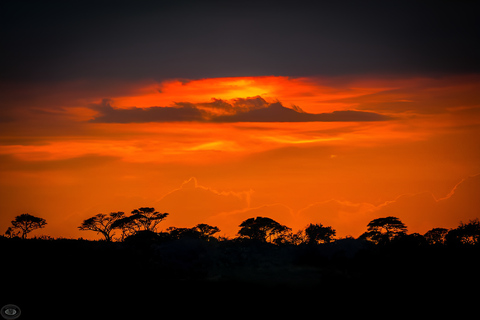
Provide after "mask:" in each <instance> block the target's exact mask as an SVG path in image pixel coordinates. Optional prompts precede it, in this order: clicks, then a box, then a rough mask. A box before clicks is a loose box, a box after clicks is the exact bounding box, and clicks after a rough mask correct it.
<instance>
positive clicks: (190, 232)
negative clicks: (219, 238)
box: [167, 223, 220, 240]
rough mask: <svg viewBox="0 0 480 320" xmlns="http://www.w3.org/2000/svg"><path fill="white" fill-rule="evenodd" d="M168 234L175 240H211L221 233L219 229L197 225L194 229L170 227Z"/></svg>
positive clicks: (206, 225)
mask: <svg viewBox="0 0 480 320" xmlns="http://www.w3.org/2000/svg"><path fill="white" fill-rule="evenodd" d="M167 232H168V233H169V234H170V236H171V237H172V238H173V239H181V238H194V239H203V240H210V239H211V238H213V235H214V234H215V233H217V232H220V229H218V227H213V226H210V225H208V224H205V223H201V224H197V225H196V226H195V227H193V228H177V227H169V228H167Z"/></svg>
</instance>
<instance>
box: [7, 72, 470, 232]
mask: <svg viewBox="0 0 480 320" xmlns="http://www.w3.org/2000/svg"><path fill="white" fill-rule="evenodd" d="M115 88H117V89H115ZM18 90H20V89H18ZM34 91H35V94H32V95H31V96H32V98H29V99H26V100H25V101H22V102H21V103H20V102H18V103H16V104H15V103H13V102H12V107H11V108H10V109H9V110H8V112H9V116H10V118H11V120H9V121H5V122H4V123H3V124H2V126H1V128H0V133H1V134H0V161H1V163H2V166H1V169H0V170H1V175H0V188H1V192H2V195H3V196H2V201H1V202H0V211H1V212H2V214H1V216H0V226H1V227H2V228H3V229H0V232H1V233H3V232H4V231H5V229H6V228H7V226H8V224H9V222H10V221H11V220H12V219H13V217H14V216H15V215H18V214H21V213H27V212H28V213H31V214H34V215H37V216H41V217H43V218H45V219H47V223H48V225H47V227H46V228H45V229H42V230H41V231H37V232H39V233H40V234H41V233H42V232H43V233H45V234H49V235H52V236H55V237H58V236H64V237H80V236H81V237H87V238H89V237H90V238H94V237H95V235H94V234H93V233H91V234H89V233H86V232H81V231H78V229H77V226H78V225H79V224H80V223H81V221H82V220H83V219H86V218H88V217H90V216H92V215H94V214H97V213H99V212H103V213H108V212H112V211H127V212H128V211H131V210H133V209H135V208H138V207H140V206H153V207H155V208H156V209H157V210H158V211H161V212H169V213H170V216H169V217H168V218H167V219H166V220H165V221H164V222H162V226H161V227H163V228H164V229H166V228H167V227H169V226H178V227H188V226H193V225H194V224H197V223H209V224H211V225H217V226H218V227H219V228H220V229H221V230H222V231H221V232H220V234H221V235H227V236H234V235H235V233H236V231H237V230H238V225H239V224H240V223H241V222H242V221H243V220H244V219H246V218H249V217H253V216H257V215H260V216H262V215H263V216H269V217H271V218H273V219H275V220H278V221H279V222H281V223H284V224H287V225H288V226H290V227H291V228H293V229H294V231H295V230H296V229H300V228H303V227H305V225H306V224H307V223H310V222H313V223H323V224H324V225H331V226H333V227H334V228H335V229H336V230H337V235H338V236H346V235H352V236H358V235H359V234H361V233H362V232H363V231H365V228H366V224H367V223H368V221H370V220H371V219H373V218H376V217H379V216H385V215H395V216H398V217H399V218H400V219H401V220H402V221H404V222H405V223H406V225H407V226H408V227H409V232H420V233H424V232H426V231H427V230H428V229H431V228H433V227H447V228H450V227H455V226H456V225H458V223H459V222H460V221H461V220H463V221H468V219H472V218H475V217H476V216H477V215H478V212H480V211H479V209H480V203H479V200H478V199H479V198H478V190H479V188H480V185H479V183H480V182H479V180H480V176H479V175H478V173H480V149H479V148H478V146H479V145H480V99H479V94H478V93H479V92H480V79H479V78H478V76H462V77H460V76H458V77H451V78H420V77H419V78H413V79H412V78H397V79H382V78H373V77H372V78H368V79H367V78H360V77H358V78H354V77H350V78H320V77H311V78H289V77H274V76H268V77H243V78H213V79H199V80H175V79H174V80H169V81H164V82H145V81H144V82H139V83H123V84H118V83H117V84H113V85H109V86H107V85H104V87H102V85H100V84H99V85H96V86H93V85H86V84H85V83H82V82H78V83H68V84H59V85H57V86H55V87H52V88H49V87H42V88H37V89H36V90H34ZM58 92H60V93H58ZM258 96H259V97H260V98H258V99H257V98H255V99H257V100H256V102H261V103H263V104H265V105H260V106H255V108H257V109H261V111H262V110H263V111H265V109H266V105H271V104H273V103H275V102H276V101H280V102H281V103H282V105H283V106H284V107H285V108H290V109H292V110H296V111H295V112H297V113H302V111H301V110H303V112H306V113H310V114H320V113H332V112H334V111H337V112H338V111H345V110H349V111H352V110H353V111H355V112H360V111H362V112H370V113H375V114H378V115H382V116H385V117H386V118H382V119H383V120H382V121H360V120H359V121H352V120H349V121H346V120H342V119H341V118H338V119H337V121H335V122H328V121H315V122H268V121H267V122H265V121H263V122H261V121H254V122H242V121H231V122H228V121H223V122H222V121H218V122H215V121H212V120H211V119H207V120H203V121H186V120H184V121H180V120H175V121H173V120H168V119H167V120H162V121H158V119H155V118H152V120H151V121H150V120H149V121H146V120H144V119H145V118H141V117H140V118H138V119H140V120H138V121H136V122H130V121H129V118H128V114H122V117H121V120H122V121H116V120H115V119H118V118H115V116H117V115H118V114H117V113H115V112H117V111H118V110H126V109H128V110H127V111H128V112H136V114H141V116H142V117H143V116H144V115H143V113H144V112H147V110H154V109H155V108H153V109H151V107H170V108H171V109H173V108H172V107H174V108H180V111H181V112H183V111H185V110H183V109H181V107H184V106H185V105H188V106H190V107H189V108H190V109H188V108H187V109H186V110H187V111H189V112H191V111H192V110H193V111H195V112H202V111H204V110H209V111H211V112H212V114H213V113H214V112H216V114H236V113H241V112H245V110H243V109H242V110H240V109H238V108H240V107H237V106H236V105H235V101H239V100H238V99H245V98H247V97H251V98H252V97H258ZM102 99H109V100H108V101H109V102H108V103H109V105H108V106H107V105H106V104H104V105H103V107H102V105H101V103H102ZM212 99H216V100H212ZM219 99H221V101H220V102H222V103H223V105H221V106H220V107H217V106H216V105H212V103H215V102H219ZM261 99H263V100H261ZM252 101H253V100H252ZM181 103H183V104H181ZM132 107H136V108H135V109H134V108H132ZM101 108H104V109H101ZM107 108H108V109H107ZM138 108H141V110H140V109H138ZM184 108H185V107H184ZM215 108H216V109H215ZM222 108H223V109H222ZM236 108H237V109H236ZM102 110H103V111H102ZM105 110H106V111H105ZM155 110H156V111H157V112H158V111H159V110H158V108H157V109H155ZM165 110H167V109H165ZM239 110H240V111H239ZM292 110H290V111H289V110H287V111H288V112H290V113H292V112H293V111H292ZM160 111H161V110H160ZM177 111H178V110H177ZM283 111H285V110H283ZM102 112H104V113H107V112H110V114H109V115H110V118H108V119H109V122H108V121H104V122H102V121H96V122H95V121H92V120H94V119H97V120H98V119H99V118H98V117H99V114H101V113H102ZM132 114H133V113H132ZM125 115H126V116H125ZM148 115H149V114H148ZM337 115H338V113H337ZM157 117H158V114H157ZM262 119H263V118H262ZM147 120H148V119H147ZM160 120H161V119H160Z"/></svg>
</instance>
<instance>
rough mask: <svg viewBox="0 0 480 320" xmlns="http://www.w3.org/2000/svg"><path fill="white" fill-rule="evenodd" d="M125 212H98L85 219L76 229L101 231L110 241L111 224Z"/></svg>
mask: <svg viewBox="0 0 480 320" xmlns="http://www.w3.org/2000/svg"><path fill="white" fill-rule="evenodd" d="M124 215H125V213H123V212H121V211H119V212H112V213H110V214H109V215H106V214H103V213H99V214H97V215H95V216H93V217H91V218H88V219H85V220H84V221H83V222H82V224H81V225H80V226H79V227H78V229H80V230H82V231H85V230H90V231H95V232H97V234H98V233H101V234H102V235H103V236H104V237H105V240H107V241H112V237H113V234H112V232H113V229H114V227H113V225H114V223H115V222H116V221H118V220H120V219H122V218H123V217H124Z"/></svg>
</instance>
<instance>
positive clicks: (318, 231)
mask: <svg viewBox="0 0 480 320" xmlns="http://www.w3.org/2000/svg"><path fill="white" fill-rule="evenodd" d="M335 234H336V231H335V229H333V228H332V227H324V226H323V225H322V224H312V223H310V224H309V225H308V226H307V227H306V228H305V237H306V241H307V243H309V244H314V243H319V242H323V243H329V242H331V241H332V240H333V237H335Z"/></svg>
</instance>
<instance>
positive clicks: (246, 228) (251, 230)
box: [238, 217, 292, 242]
mask: <svg viewBox="0 0 480 320" xmlns="http://www.w3.org/2000/svg"><path fill="white" fill-rule="evenodd" d="M239 227H240V230H239V231H238V236H240V237H241V238H248V239H254V240H259V241H263V242H266V241H269V242H272V241H273V239H274V238H276V237H278V236H279V235H281V234H282V233H285V232H287V231H291V230H292V229H290V228H289V227H287V226H284V225H281V224H280V223H278V222H277V221H275V220H273V219H270V218H264V217H256V218H249V219H247V220H245V221H243V222H242V223H241V224H240V225H239Z"/></svg>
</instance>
